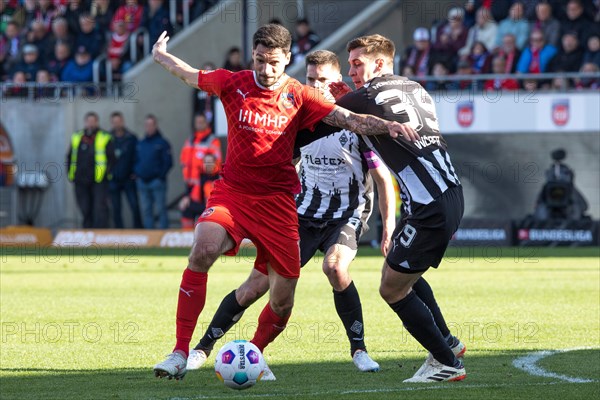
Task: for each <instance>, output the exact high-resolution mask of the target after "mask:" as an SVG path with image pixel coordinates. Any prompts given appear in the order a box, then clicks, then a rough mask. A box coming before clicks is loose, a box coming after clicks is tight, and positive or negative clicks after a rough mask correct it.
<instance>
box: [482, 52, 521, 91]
mask: <svg viewBox="0 0 600 400" xmlns="http://www.w3.org/2000/svg"><path fill="white" fill-rule="evenodd" d="M492 73H493V74H496V75H503V74H505V73H506V58H505V57H504V56H503V55H497V56H495V57H494V59H493V60H492ZM483 89H484V90H517V89H519V82H517V80H516V79H512V78H502V79H501V78H495V79H488V80H487V81H485V83H484V84H483Z"/></svg>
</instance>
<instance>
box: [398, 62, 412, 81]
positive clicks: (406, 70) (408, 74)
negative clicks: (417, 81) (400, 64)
mask: <svg viewBox="0 0 600 400" xmlns="http://www.w3.org/2000/svg"><path fill="white" fill-rule="evenodd" d="M401 75H402V76H406V77H407V78H409V79H412V80H414V79H413V78H415V70H414V69H413V67H411V66H409V65H407V66H405V67H404V68H402V74H401Z"/></svg>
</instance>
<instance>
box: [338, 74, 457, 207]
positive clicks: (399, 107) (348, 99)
mask: <svg viewBox="0 0 600 400" xmlns="http://www.w3.org/2000/svg"><path fill="white" fill-rule="evenodd" d="M337 104H338V105H339V106H341V107H344V108H346V109H348V110H351V111H353V112H356V113H361V114H372V115H376V116H378V117H381V118H383V119H386V120H388V121H397V122H401V123H406V122H408V123H410V124H411V126H412V127H413V128H414V129H415V130H416V131H417V132H418V133H419V136H420V140H419V141H417V142H410V141H408V140H406V139H405V138H403V137H398V138H395V139H394V138H392V137H390V136H389V135H378V136H363V138H364V139H365V142H366V143H367V144H368V145H369V146H370V147H371V148H372V149H373V150H374V151H375V152H376V153H377V155H379V158H381V160H382V161H383V162H384V163H385V164H386V165H387V166H388V168H389V169H390V170H391V172H392V173H393V174H394V176H395V177H396V179H397V180H398V182H399V185H400V190H401V198H402V202H403V204H402V206H403V211H404V212H405V213H407V214H408V215H411V214H413V211H414V209H415V208H416V207H418V206H419V205H426V204H429V203H431V202H432V201H434V200H435V199H436V198H438V197H439V196H440V195H441V194H442V193H444V192H445V191H446V190H447V189H448V188H449V187H455V186H459V185H460V180H459V179H458V175H457V174H456V172H455V170H454V167H453V166H452V162H451V161H450V155H449V154H448V152H447V150H446V142H445V141H444V139H443V138H442V136H441V135H440V129H439V125H438V119H437V115H436V112H435V105H434V103H433V100H432V98H431V96H429V94H428V93H427V92H426V91H425V89H423V87H422V86H421V85H420V84H418V83H417V82H413V81H411V80H408V79H407V78H404V77H400V76H395V75H386V76H382V77H377V78H374V79H372V80H371V81H369V82H368V83H367V84H365V86H363V87H362V88H360V89H358V90H356V91H354V92H351V93H348V94H347V95H345V96H344V97H342V98H341V99H340V100H339V101H337Z"/></svg>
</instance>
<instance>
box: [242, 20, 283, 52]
mask: <svg viewBox="0 0 600 400" xmlns="http://www.w3.org/2000/svg"><path fill="white" fill-rule="evenodd" d="M252 43H253V48H254V49H256V48H257V47H258V45H259V44H262V45H263V46H265V47H267V48H269V49H281V50H283V52H284V53H287V52H289V51H290V48H291V47H292V34H291V33H290V31H288V30H287V29H285V28H284V27H283V26H281V25H277V24H267V25H263V26H261V27H260V28H258V30H257V31H256V33H255V34H254V37H253V38H252Z"/></svg>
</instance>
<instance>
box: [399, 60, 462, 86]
mask: <svg viewBox="0 0 600 400" xmlns="http://www.w3.org/2000/svg"><path fill="white" fill-rule="evenodd" d="M431 73H432V75H433V76H435V77H437V78H444V77H447V76H449V75H450V71H449V70H448V67H446V65H444V63H441V62H437V63H435V64H434V65H433V68H432V70H431ZM403 76H409V75H404V74H403ZM425 89H426V90H427V91H438V90H450V89H451V86H450V82H449V81H446V80H439V81H433V80H430V81H427V83H426V84H425Z"/></svg>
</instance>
